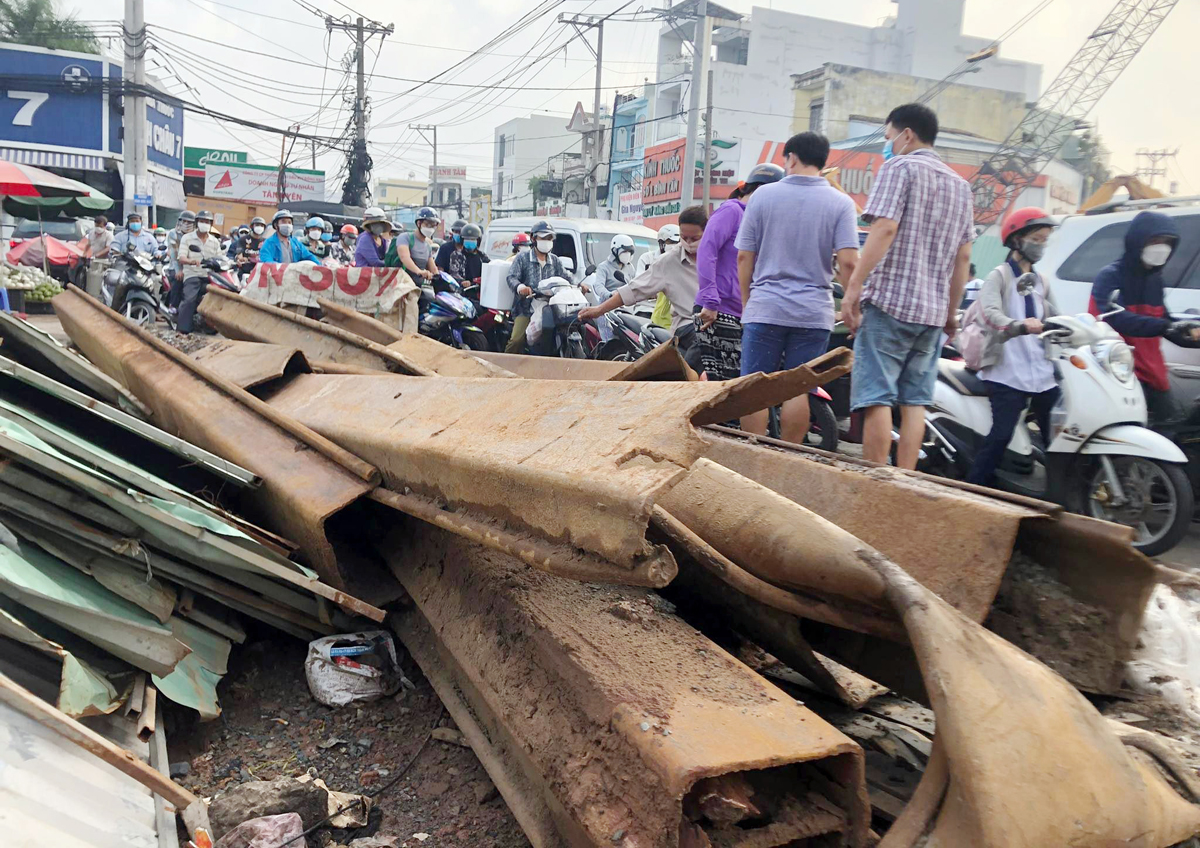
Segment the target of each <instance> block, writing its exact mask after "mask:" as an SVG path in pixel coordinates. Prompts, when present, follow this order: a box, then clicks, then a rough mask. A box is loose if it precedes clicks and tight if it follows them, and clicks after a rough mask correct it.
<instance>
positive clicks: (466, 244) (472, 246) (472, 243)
mask: <svg viewBox="0 0 1200 848" xmlns="http://www.w3.org/2000/svg"><path fill="white" fill-rule="evenodd" d="M463 247H465V248H466V249H467V250H474V249H475V248H477V247H479V242H477V241H475V240H474V239H471V240H470V241H464V242H463Z"/></svg>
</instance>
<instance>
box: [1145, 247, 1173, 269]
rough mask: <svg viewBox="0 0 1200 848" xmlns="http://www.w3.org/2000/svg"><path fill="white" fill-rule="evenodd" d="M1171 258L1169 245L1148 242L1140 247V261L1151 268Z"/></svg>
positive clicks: (1159, 265)
mask: <svg viewBox="0 0 1200 848" xmlns="http://www.w3.org/2000/svg"><path fill="white" fill-rule="evenodd" d="M1170 258H1171V245H1169V244H1148V245H1146V247H1145V248H1143V249H1142V261H1143V262H1144V263H1146V264H1147V265H1149V266H1150V267H1151V268H1159V267H1161V266H1163V265H1166V264H1167V260H1168V259H1170Z"/></svg>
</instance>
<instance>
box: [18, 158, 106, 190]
mask: <svg viewBox="0 0 1200 848" xmlns="http://www.w3.org/2000/svg"><path fill="white" fill-rule="evenodd" d="M89 193H90V192H89V191H88V190H87V186H85V185H83V183H77V182H75V181H74V180H68V179H64V178H63V177H60V176H58V175H56V174H52V173H50V172H49V171H43V170H42V169H41V168H35V167H33V166H32V165H22V164H21V163H19V162H9V161H7V160H0V195H4V194H6V195H9V196H10V197H86V196H87V195H88V194H89Z"/></svg>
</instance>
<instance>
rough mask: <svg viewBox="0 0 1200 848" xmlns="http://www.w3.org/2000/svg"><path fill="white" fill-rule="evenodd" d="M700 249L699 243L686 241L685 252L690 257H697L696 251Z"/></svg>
mask: <svg viewBox="0 0 1200 848" xmlns="http://www.w3.org/2000/svg"><path fill="white" fill-rule="evenodd" d="M699 249H700V242H699V241H685V242H684V243H683V252H684V253H686V254H687V255H688V256H695V255H696V251H697V250H699Z"/></svg>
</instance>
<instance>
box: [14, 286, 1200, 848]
mask: <svg viewBox="0 0 1200 848" xmlns="http://www.w3.org/2000/svg"><path fill="white" fill-rule="evenodd" d="M54 306H55V310H56V312H57V314H58V316H59V319H60V321H61V322H62V325H63V327H64V329H65V330H66V332H67V333H68V335H69V336H70V338H71V340H72V342H73V343H74V345H75V347H77V348H78V350H79V351H80V352H81V354H82V357H81V356H77V355H75V354H73V353H70V352H68V351H66V350H63V349H61V348H52V347H49V346H48V345H47V344H46V343H45V340H44V339H42V340H38V339H35V338H33V337H31V336H30V333H29V332H28V331H27V330H24V329H13V328H12V326H11V325H12V324H13V323H14V322H11V321H5V323H4V324H3V325H2V326H0V329H3V330H4V334H3V339H4V345H3V347H0V354H4V355H6V356H7V353H6V351H7V350H8V349H9V348H10V347H13V348H15V353H14V358H20V359H21V361H22V362H24V363H25V366H24V367H23V366H21V365H18V364H16V363H15V362H9V361H8V360H4V361H0V487H2V488H0V523H4V524H5V525H6V526H9V527H10V529H12V530H13V532H14V533H16V534H17V536H18V539H17V541H16V542H15V544H14V546H13V547H11V548H10V549H9V552H8V553H7V554H3V553H0V557H3V558H0V578H2V580H0V593H2V594H3V595H4V597H5V598H6V599H8V600H6V601H5V602H4V604H0V606H3V610H4V611H6V612H12V614H13V615H17V617H20V615H18V612H14V610H16V609H17V607H15V606H12V605H13V604H18V605H21V607H20V610H19V612H20V614H25V611H26V610H28V611H29V616H28V617H30V618H31V620H34V621H37V622H41V621H42V620H43V619H41V618H39V619H32V615H33V614H34V613H36V614H37V615H39V616H43V617H45V619H46V620H48V621H49V622H50V623H52V624H54V625H55V627H56V628H57V629H56V630H55V632H56V633H57V632H60V631H61V630H66V631H70V633H71V634H74V635H75V636H79V637H82V638H83V639H84V641H87V642H88V643H89V644H91V645H93V646H95V645H97V644H99V645H100V647H102V648H103V649H104V650H105V651H107V652H109V653H110V654H112V655H114V656H117V657H119V658H121V659H122V660H124V661H125V662H126V663H128V664H130V665H133V666H134V667H136V668H141V669H145V670H146V671H148V672H150V673H151V674H153V675H155V677H154V682H155V683H156V684H158V685H159V686H160V689H162V690H163V692H164V694H165V695H167V697H172V698H173V697H174V696H173V695H172V694H171V692H172V691H180V690H183V689H184V688H185V687H184V686H183V685H182V684H180V685H177V686H175V687H172V686H171V685H170V682H171V678H172V677H175V676H177V675H178V676H180V677H181V678H182V679H183V680H186V681H187V683H188V684H190V685H194V686H195V689H196V691H197V692H198V693H201V694H202V695H203V696H207V694H208V692H209V691H210V687H211V684H212V683H213V682H215V679H216V677H217V676H218V675H219V674H220V670H219V669H220V667H221V662H222V659H223V656H224V653H227V651H228V646H229V640H230V639H233V640H234V641H236V631H234V629H233V626H232V625H231V624H230V619H229V617H228V616H229V615H230V613H231V611H234V612H236V613H240V614H245V615H252V616H254V617H256V618H259V619H260V620H263V621H266V622H268V623H270V624H272V625H274V626H276V627H279V628H280V629H282V630H285V631H287V632H290V633H294V634H295V635H297V636H305V637H309V636H311V635H313V634H316V633H327V632H332V630H333V629H350V628H349V627H347V626H345V625H349V624H350V623H351V622H350V621H349V620H348V616H351V615H366V616H367V617H370V618H374V620H376V621H381V620H382V619H383V613H382V612H381V609H382V608H383V607H384V606H388V605H390V608H391V609H392V610H393V611H392V613H391V614H390V615H389V616H388V619H387V623H388V626H390V627H391V628H392V629H394V630H395V631H396V633H398V635H399V636H400V638H401V640H402V641H403V643H404V645H405V647H406V648H407V650H408V651H409V652H410V653H411V654H412V656H413V657H414V658H415V659H416V661H417V662H418V663H419V665H420V666H421V668H422V670H423V672H424V673H425V675H426V676H427V677H428V678H429V679H430V681H431V682H432V684H433V686H434V688H435V689H436V690H437V692H438V694H439V696H440V697H441V699H442V701H443V703H444V704H445V706H446V708H447V710H448V711H449V712H450V714H451V715H452V717H453V718H454V720H455V722H456V723H457V724H458V726H459V728H460V729H461V730H462V732H463V734H464V735H465V736H466V738H467V740H468V741H469V742H470V743H471V746H472V748H473V749H474V750H475V752H476V754H477V755H478V757H479V758H480V760H481V761H482V763H483V764H484V766H485V767H486V769H487V771H488V773H489V774H490V776H491V777H492V779H493V780H494V781H495V783H496V785H497V787H498V788H499V789H500V791H501V793H502V794H503V796H504V798H505V800H506V801H507V803H508V804H509V806H510V808H511V809H512V810H513V813H514V815H515V816H516V817H517V819H518V821H519V822H520V823H521V825H522V827H523V828H524V829H525V831H526V833H527V834H528V836H529V838H530V840H531V842H532V843H533V844H534V845H536V846H539V848H540V846H558V845H564V846H565V845H594V846H602V845H603V846H609V845H624V846H630V848H632V846H688V848H698V846H746V848H749V846H800V845H804V846H818V845H821V846H833V845H838V846H863V845H870V844H876V843H877V842H878V844H881V845H883V846H886V848H901V846H915V845H926V846H965V845H972V846H1029V848H1047V846H1059V845H1063V846H1065V845H1072V846H1111V845H1118V844H1119V845H1130V846H1142V848H1167V846H1172V845H1176V844H1178V843H1180V842H1183V841H1184V840H1186V839H1188V838H1190V837H1192V836H1194V835H1196V834H1197V833H1200V806H1196V805H1195V804H1194V803H1193V801H1195V800H1197V799H1196V797H1195V796H1194V795H1193V794H1192V793H1193V792H1194V791H1195V786H1196V782H1195V780H1194V774H1193V773H1191V772H1189V770H1188V769H1187V768H1185V767H1183V766H1182V765H1181V764H1180V763H1179V762H1178V761H1177V760H1176V758H1175V757H1174V756H1173V755H1172V753H1171V752H1170V751H1169V750H1168V749H1167V747H1166V746H1165V745H1164V744H1163V743H1162V742H1161V740H1159V739H1158V738H1157V737H1153V735H1152V734H1147V733H1144V732H1138V731H1134V730H1132V729H1131V728H1128V727H1125V726H1123V725H1119V724H1117V723H1116V722H1112V721H1110V720H1108V719H1105V718H1104V717H1102V716H1101V715H1100V714H1099V712H1097V710H1096V709H1095V708H1094V707H1093V705H1092V704H1091V703H1090V702H1089V700H1088V699H1087V698H1086V697H1084V695H1083V694H1081V690H1082V692H1088V693H1092V694H1105V693H1113V692H1115V691H1116V690H1117V688H1118V687H1119V686H1120V683H1121V679H1122V674H1123V669H1124V664H1125V663H1126V662H1127V661H1128V660H1129V658H1130V656H1131V654H1132V652H1133V649H1134V647H1135V642H1136V637H1137V633H1138V628H1139V625H1140V622H1141V618H1142V612H1143V610H1144V608H1145V606H1146V602H1147V599H1148V597H1149V595H1150V592H1151V590H1152V589H1153V587H1154V585H1155V580H1156V576H1155V570H1154V566H1153V565H1152V564H1151V563H1149V562H1148V561H1147V560H1145V559H1144V558H1142V557H1141V556H1140V555H1139V554H1137V553H1135V552H1134V551H1133V550H1132V548H1131V547H1130V545H1129V540H1128V537H1127V535H1125V534H1124V533H1123V531H1120V530H1119V529H1118V528H1114V527H1112V526H1110V525H1105V524H1102V523H1099V522H1095V521H1091V520H1089V519H1084V518H1080V517H1078V516H1071V515H1067V514H1064V513H1061V512H1060V511H1058V510H1057V509H1055V508H1054V507H1052V506H1050V505H1048V504H1044V503H1040V502H1033V501H1020V500H1016V499H1003V500H1001V499H997V498H995V497H992V496H990V495H987V494H983V493H982V492H981V491H980V490H973V489H970V488H969V487H962V486H955V485H954V484H949V483H946V482H945V481H934V480H930V479H927V478H924V477H922V476H919V475H911V474H905V473H901V472H897V471H894V470H892V469H888V468H880V467H876V466H871V465H869V464H865V463H861V462H855V461H853V460H848V459H845V458H839V457H834V456H831V455H827V454H821V453H818V452H814V451H809V450H804V449H795V448H788V447H784V446H781V445H773V444H767V443H762V442H761V441H760V440H751V439H747V438H744V437H743V436H741V435H740V434H738V433H736V432H733V431H728V430H725V429H723V428H722V427H720V426H719V425H720V424H721V422H726V421H729V420H731V419H735V418H737V417H739V416H740V415H743V414H745V413H748V412H751V411H755V410H760V409H763V408H765V407H767V406H770V405H774V404H777V403H779V402H781V401H783V400H784V399H786V398H789V397H794V396H796V395H798V394H800V393H803V392H807V391H809V390H810V389H811V388H813V387H815V386H816V385H819V384H821V383H824V382H827V381H828V380H831V379H834V378H836V377H837V376H839V375H841V374H844V373H845V372H846V371H847V369H848V368H849V366H850V355H849V353H848V352H847V351H834V352H832V353H830V354H828V355H826V356H825V357H822V358H821V359H818V360H814V361H813V362H811V363H809V364H808V365H807V366H804V367H802V368H798V369H795V370H793V371H789V372H783V373H781V374H776V375H771V376H764V375H755V376H751V377H745V378H742V379H739V380H734V381H730V382H727V383H715V382H711V383H710V382H703V381H697V380H696V379H695V375H694V373H691V372H690V371H689V370H688V369H687V367H686V365H684V364H683V363H682V360H681V359H680V358H679V356H678V354H677V353H676V351H675V350H674V348H672V347H671V346H669V345H668V346H664V347H663V348H660V349H659V351H657V352H656V353H655V354H654V355H652V356H650V357H646V358H645V359H644V360H641V361H639V363H637V364H635V365H634V366H629V367H625V368H622V367H621V366H619V365H612V364H609V363H576V362H569V363H568V362H557V361H553V360H538V359H535V358H526V357H506V356H503V355H491V356H488V357H487V358H486V359H479V358H476V357H473V356H470V355H468V354H466V353H464V352H460V351H455V350H452V349H450V348H448V347H445V346H442V345H438V344H437V343H434V342H431V341H429V340H427V339H423V338H421V337H419V336H402V335H400V334H399V333H397V332H396V331H395V330H394V329H392V328H389V327H387V326H386V325H383V324H380V323H379V322H375V321H373V320H372V319H370V318H369V317H367V316H364V315H359V314H357V313H352V312H348V311H347V310H345V309H343V308H339V307H337V306H336V305H333V304H322V306H323V310H324V316H323V317H324V320H323V321H315V320H311V319H308V318H305V317H301V316H297V315H296V314H293V313H291V312H287V311H285V310H282V309H278V308H275V307H271V306H268V305H265V304H260V303H256V302H253V301H249V300H246V299H243V298H239V297H236V296H232V295H226V294H225V293H223V292H220V291H210V292H209V295H208V297H206V298H205V300H204V302H203V304H202V307H201V313H202V314H203V315H204V317H205V320H206V321H207V322H208V323H209V324H210V325H211V326H213V327H215V328H216V329H217V330H219V332H220V333H221V335H222V337H223V338H222V337H218V338H214V339H212V340H211V341H209V342H207V343H204V344H199V345H196V346H195V349H193V350H190V351H189V353H184V352H182V351H180V350H177V349H175V348H172V347H170V346H168V345H166V344H164V343H163V342H162V341H160V340H159V339H158V338H156V337H155V336H153V335H151V334H150V333H147V332H145V331H143V330H141V329H139V328H137V327H134V326H133V325H131V324H129V323H127V322H125V321H123V320H122V319H121V318H120V317H119V316H117V315H115V314H114V313H112V312H111V311H109V310H106V309H105V308H104V307H103V306H101V305H100V304H98V303H97V302H95V301H93V300H91V299H90V298H88V297H87V296H86V295H84V294H82V293H81V292H79V291H78V290H76V289H69V290H68V291H67V292H66V293H64V294H62V295H59V296H58V297H56V298H55V299H54ZM85 358H86V359H85ZM96 369H98V371H97V370H96ZM564 369H571V371H570V372H569V373H562V371H563V370H564ZM117 407H122V409H118V408H117ZM138 416H140V417H141V419H144V420H139V418H138ZM147 422H149V423H147ZM10 521H11V524H10ZM250 522H254V523H253V524H251V523H250ZM262 528H266V529H262ZM51 561H53V562H52V563H51ZM53 569H57V571H55V575H57V576H56V577H54V578H51V579H49V580H47V579H46V578H45V577H44V575H45V573H46V572H47V570H53ZM310 569H311V571H310ZM1029 573H1037V574H1039V575H1041V577H1042V578H1043V579H1044V580H1045V581H1046V582H1048V583H1052V584H1053V585H1054V586H1056V587H1057V588H1058V589H1059V590H1061V592H1062V593H1063V596H1064V597H1066V598H1068V599H1070V602H1071V603H1073V604H1075V605H1076V606H1077V608H1078V609H1079V610H1080V611H1081V612H1080V615H1079V617H1078V618H1076V619H1072V623H1071V624H1070V625H1068V626H1069V627H1070V628H1073V631H1077V632H1069V633H1065V632H1048V631H1053V622H1037V621H1031V620H1030V618H1029V613H1028V610H1029V607H1030V600H1029V598H1028V597H1026V596H1025V595H1027V594H1028V592H1027V580H1026V577H1025V575H1027V574H1029ZM39 575H41V576H39ZM60 577H61V579H62V581H63V582H62V583H60V582H59V578H60ZM47 583H49V584H54V585H53V586H48V585H47ZM85 583H86V584H87V585H88V587H89V591H91V592H92V594H95V590H94V589H92V588H91V587H93V586H94V587H96V588H98V589H100V590H103V591H104V592H107V593H109V594H111V595H113V596H115V597H116V598H117V599H118V600H119V601H120V602H121V603H120V605H118V604H116V603H115V602H114V601H113V600H112V599H111V598H108V599H107V601H106V602H105V603H100V602H99V601H96V600H94V599H92V598H91V596H90V595H88V594H87V592H85V591H84V590H83V589H81V588H80V586H81V585H82V584H85ZM62 586H70V587H72V588H71V590H70V591H67V590H63V589H62V588H61V587H62ZM52 589H55V591H52ZM1023 593H1024V594H1023ZM185 598H186V600H187V604H184V603H181V600H182V599H185ZM188 604H190V606H188ZM118 606H119V612H118V611H117V607H118ZM84 615H87V616H90V617H89V618H88V619H87V621H88V624H86V625H83V624H81V622H83V621H84V618H83V616H84ZM117 615H120V616H121V617H122V619H121V622H120V623H117V622H114V620H113V619H114V616H117ZM198 616H199V617H198ZM22 620H24V619H22ZM132 620H137V621H138V623H139V628H138V629H136V630H135V629H133V628H129V627H126V626H124V623H125V621H132ZM93 622H94V623H95V627H93V626H92V623H93ZM1077 622H1085V623H1086V625H1087V626H1078V627H1076V623H1077ZM30 626H31V627H33V628H34V629H36V627H35V626H34V625H30ZM222 627H225V628H226V629H225V630H222ZM196 629H200V630H201V631H202V632H203V637H204V638H203V639H202V638H200V637H199V636H197V635H196V633H195V630H196ZM39 632H40V631H39ZM105 634H113V635H111V636H106V635H105ZM999 634H1003V637H1002V636H1001V635H999ZM125 638H129V639H131V640H135V641H133V642H132V643H130V644H123V643H122V640H123V639H125ZM1014 641H1015V642H1016V643H1017V644H1016V645H1014V644H1013V642H1014ZM188 649H190V651H189V650H188ZM1026 652H1028V653H1026ZM151 657H153V659H151ZM189 664H190V667H189ZM64 680H65V675H64ZM163 683H166V684H167V686H166V687H165V688H164V687H163V686H162V684H163ZM112 685H113V688H114V689H119V686H117V685H116V684H112ZM64 686H65V684H64ZM797 687H802V688H797ZM889 690H890V691H891V692H895V693H897V694H895V695H893V694H885V693H887V692H889ZM802 691H803V692H806V693H810V694H806V695H805V698H804V702H801V701H799V700H797V699H796V695H797V694H798V693H799V692H802ZM816 693H819V694H816ZM900 695H903V696H907V698H913V699H915V700H916V701H919V702H921V703H923V704H925V705H927V706H928V708H929V709H924V708H922V707H920V706H918V705H917V704H915V703H914V702H913V701H909V700H906V699H905V698H901V697H899V696H900ZM180 697H181V698H182V697H184V696H183V695H181V696H180ZM194 700H195V702H196V703H204V704H205V705H206V706H208V707H209V709H210V710H212V709H215V702H213V703H212V704H208V702H206V701H204V697H197V698H194ZM881 758H882V759H881ZM898 774H899V775H901V776H900V777H897V775H898ZM883 831H886V833H883V835H882V841H879V840H880V837H879V834H880V833H881V832H883Z"/></svg>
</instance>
